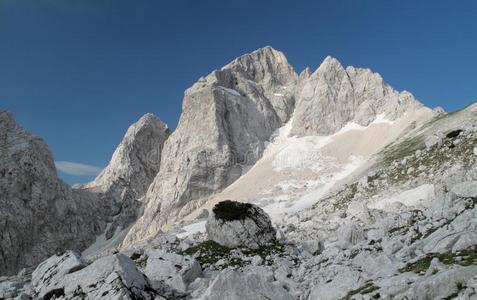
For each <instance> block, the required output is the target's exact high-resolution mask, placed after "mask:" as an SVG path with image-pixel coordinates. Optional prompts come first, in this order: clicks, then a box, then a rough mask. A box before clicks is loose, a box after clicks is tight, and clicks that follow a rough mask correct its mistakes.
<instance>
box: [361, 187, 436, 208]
mask: <svg viewBox="0 0 477 300" xmlns="http://www.w3.org/2000/svg"><path fill="white" fill-rule="evenodd" d="M434 197H435V194H434V185H433V184H423V185H420V186H418V187H416V188H414V189H411V190H407V191H404V192H402V193H399V194H397V195H394V196H392V197H390V198H381V199H378V200H377V201H374V202H372V203H369V204H368V207H369V208H374V209H381V210H384V211H392V209H393V205H392V204H393V203H396V202H399V203H402V204H404V205H406V206H415V207H428V206H430V202H431V201H432V199H434Z"/></svg>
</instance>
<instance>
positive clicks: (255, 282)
mask: <svg viewBox="0 0 477 300" xmlns="http://www.w3.org/2000/svg"><path fill="white" fill-rule="evenodd" d="M200 299H202V300H267V299H274V300H288V299H289V300H292V299H294V298H293V297H292V296H291V295H290V294H289V293H288V292H287V291H286V290H285V289H284V288H283V287H281V286H279V285H278V284H274V283H273V282H270V281H269V280H267V278H264V277H263V276H261V274H260V273H253V272H247V273H241V272H238V271H234V270H225V271H222V273H220V274H219V275H218V276H217V278H216V279H215V280H214V282H212V284H211V285H210V287H209V288H208V289H207V291H206V292H205V294H204V295H203V296H202V297H201V298H200Z"/></svg>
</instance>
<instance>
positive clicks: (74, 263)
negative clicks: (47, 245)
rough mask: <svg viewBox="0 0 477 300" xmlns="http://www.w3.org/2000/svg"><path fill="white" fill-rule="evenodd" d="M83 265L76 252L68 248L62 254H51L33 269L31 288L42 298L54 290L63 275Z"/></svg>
mask: <svg viewBox="0 0 477 300" xmlns="http://www.w3.org/2000/svg"><path fill="white" fill-rule="evenodd" d="M84 267H85V263H84V262H83V260H82V259H81V256H80V255H79V254H78V253H76V252H73V251H70V250H68V251H66V252H65V253H63V254H62V255H53V256H52V257H50V258H48V259H47V260H45V261H44V262H42V263H41V264H39V265H38V267H36V269H35V271H33V273H32V280H31V284H32V286H33V290H34V292H35V294H36V295H37V296H38V297H39V298H42V297H44V296H45V294H47V293H48V292H49V291H51V290H54V289H55V286H56V285H57V283H58V282H59V281H61V280H63V277H64V276H65V275H67V274H70V273H72V272H74V271H77V270H80V269H82V268H84Z"/></svg>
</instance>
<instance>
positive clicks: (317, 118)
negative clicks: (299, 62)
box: [291, 57, 422, 136]
mask: <svg viewBox="0 0 477 300" xmlns="http://www.w3.org/2000/svg"><path fill="white" fill-rule="evenodd" d="M420 107H422V104H421V103H419V102H418V101H417V100H416V99H415V98H414V97H413V96H412V95H411V94H410V93H409V92H406V91H404V92H397V91H395V90H394V89H393V88H391V87H390V86H389V85H387V84H386V83H385V82H384V80H383V78H382V77H381V76H380V75H379V74H377V73H373V72H372V71H371V70H369V69H361V68H354V67H348V68H346V69H345V68H343V66H342V65H341V64H340V63H339V61H338V60H336V59H335V58H332V57H327V58H326V59H325V60H324V61H323V63H322V64H321V65H320V67H319V68H318V69H317V70H316V71H315V72H314V73H313V74H312V75H311V76H310V77H309V78H308V79H307V80H306V81H305V83H304V85H303V88H302V90H301V93H300V94H299V97H298V99H297V103H296V108H295V112H294V118H293V128H292V130H291V135H298V136H306V135H328V134H332V133H335V132H337V131H338V130H340V129H341V128H343V127H344V126H345V125H346V123H348V122H354V123H357V124H359V125H362V126H367V125H369V124H370V123H371V122H372V121H374V120H375V119H376V116H377V115H381V114H383V115H384V116H385V118H386V119H388V120H395V119H397V118H399V117H401V116H402V115H403V114H404V113H406V112H408V111H410V110H413V109H417V108H420Z"/></svg>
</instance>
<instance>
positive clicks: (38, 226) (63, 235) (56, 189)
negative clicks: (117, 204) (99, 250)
mask: <svg viewBox="0 0 477 300" xmlns="http://www.w3.org/2000/svg"><path fill="white" fill-rule="evenodd" d="M102 206H103V204H102V203H101V202H100V201H99V199H98V197H97V196H96V195H94V194H92V193H88V192H84V191H74V190H72V189H71V188H70V187H69V186H68V185H66V184H64V183H63V182H62V181H61V180H59V179H58V178H57V176H56V169H55V165H54V162H53V158H52V155H51V152H50V150H49V149H48V147H47V146H46V144H45V143H44V142H43V141H42V140H41V139H40V138H38V137H35V136H33V135H31V134H29V133H28V132H26V131H25V130H23V128H21V127H20V125H18V124H17V123H16V122H15V120H14V118H13V116H12V115H11V114H10V113H8V112H4V111H3V112H0V274H13V273H15V272H17V271H18V270H19V269H20V268H22V267H27V266H35V265H36V264H37V263H39V262H40V261H42V260H43V259H45V258H46V257H48V256H50V255H52V254H53V253H55V251H57V250H60V249H65V248H70V249H83V248H86V247H87V246H88V245H89V244H90V243H91V242H92V241H93V240H94V236H95V235H96V234H98V233H99V232H101V230H102V229H104V225H105V224H104V222H103V221H101V219H102V217H101V216H102V214H106V211H105V210H104V209H102Z"/></svg>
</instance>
